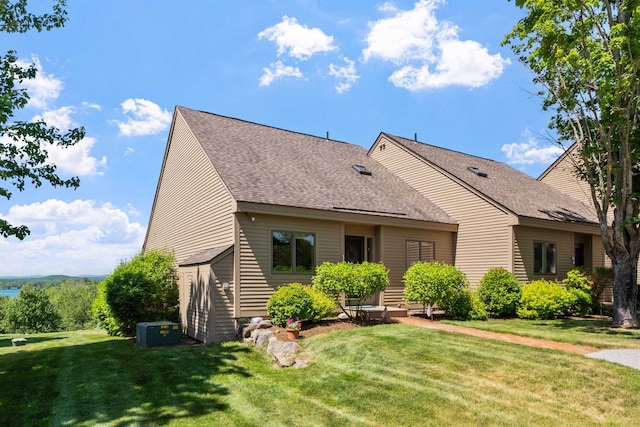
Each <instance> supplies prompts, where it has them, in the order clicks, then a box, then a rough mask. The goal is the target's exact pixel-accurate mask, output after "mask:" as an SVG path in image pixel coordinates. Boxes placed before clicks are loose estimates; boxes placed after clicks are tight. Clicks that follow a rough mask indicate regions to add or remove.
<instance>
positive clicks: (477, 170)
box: [467, 166, 487, 178]
mask: <svg viewBox="0 0 640 427" xmlns="http://www.w3.org/2000/svg"><path fill="white" fill-rule="evenodd" d="M467 169H469V170H470V171H471V172H473V173H475V174H476V175H478V176H481V177H483V178H486V177H487V173H486V172H485V171H483V170H482V169H480V168H477V167H475V166H469V167H468V168H467Z"/></svg>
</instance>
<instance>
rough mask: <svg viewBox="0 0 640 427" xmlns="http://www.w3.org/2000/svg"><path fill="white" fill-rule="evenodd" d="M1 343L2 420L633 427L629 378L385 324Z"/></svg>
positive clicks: (552, 355) (554, 355)
mask: <svg viewBox="0 0 640 427" xmlns="http://www.w3.org/2000/svg"><path fill="white" fill-rule="evenodd" d="M12 337H13V336H7V335H4V336H3V335H0V390H2V391H1V394H0V414H2V415H1V416H0V423H3V424H6V425H12V426H21V425H34V426H35V425H37V426H42V425H54V426H59V425H73V426H94V425H105V426H125V425H127V426H128V425H145V426H146V425H163V426H164V425H168V426H171V425H176V426H190V425H193V426H202V425H211V426H234V425H235V426H292V425H295V426H307V425H308V426H316V425H317V426H332V425H335V426H345V425H347V426H348V425H352V426H360V425H362V426H381V425H384V426H407V425H438V426H442V425H456V426H465V425H505V426H509V425H512V426H522V425H550V426H551V425H554V426H555V425H576V426H580V425H613V426H615V425H621V426H622V425H624V426H628V425H638V424H640V420H639V419H638V414H639V410H638V408H639V407H640V371H636V370H633V369H629V368H625V367H621V366H617V365H614V364H610V363H607V362H604V361H601V360H594V359H588V358H585V357H582V356H577V355H572V354H567V353H562V352H556V351H551V350H544V349H535V348H528V347H523V346H518V345H513V344H509V343H503V342H497V341H492V340H483V339H481V338H475V337H470V336H462V335H455V334H448V333H445V332H440V331H431V330H426V329H420V328H415V327H411V326H408V325H401V324H391V325H378V326H373V327H365V328H357V329H351V330H343V331H336V332H332V333H327V334H321V335H316V336H313V337H310V338H306V339H304V340H301V344H302V345H303V347H304V351H305V352H306V356H307V357H308V358H309V360H310V364H309V366H308V367H307V368H304V369H292V368H289V369H275V368H273V367H271V364H270V360H269V358H268V357H267V356H266V354H265V353H264V351H262V350H258V349H253V348H250V347H247V346H245V345H242V344H239V343H226V344H224V345H206V346H205V345H191V346H179V347H156V348H147V349H140V348H137V347H135V346H134V345H132V343H131V342H129V341H127V340H125V339H121V338H114V337H108V336H107V335H106V334H104V333H103V332H100V331H79V332H65V333H53V334H39V335H32V336H28V339H29V343H28V344H27V345H26V346H23V347H11V343H10V338H12Z"/></svg>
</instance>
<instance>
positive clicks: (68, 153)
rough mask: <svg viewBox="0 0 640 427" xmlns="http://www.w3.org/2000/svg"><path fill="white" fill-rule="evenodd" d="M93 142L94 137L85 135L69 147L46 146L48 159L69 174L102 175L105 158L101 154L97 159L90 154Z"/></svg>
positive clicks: (105, 164) (105, 163) (94, 141)
mask: <svg viewBox="0 0 640 427" xmlns="http://www.w3.org/2000/svg"><path fill="white" fill-rule="evenodd" d="M95 143H96V140H95V138H91V137H85V138H82V139H81V140H80V141H79V142H77V143H76V144H75V145H72V146H70V147H58V146H48V147H46V149H47V152H48V153H49V161H50V162H51V163H53V164H55V165H56V166H57V167H58V168H60V169H61V170H63V171H65V172H67V173H69V174H71V175H79V176H86V175H102V174H103V171H102V169H104V168H106V167H107V158H106V157H105V156H102V158H101V159H100V160H98V159H97V158H95V157H93V156H91V154H90V153H91V149H92V148H93V145H94V144H95Z"/></svg>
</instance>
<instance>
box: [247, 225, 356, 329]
mask: <svg viewBox="0 0 640 427" xmlns="http://www.w3.org/2000/svg"><path fill="white" fill-rule="evenodd" d="M251 218H255V221H252V220H251ZM237 220H238V224H239V229H240V233H239V251H238V256H239V257H240V259H239V264H240V271H239V274H238V276H239V280H240V286H239V289H240V294H239V313H238V314H237V317H251V316H264V315H266V304H267V300H268V299H269V297H270V296H271V294H272V293H273V292H274V291H275V290H276V289H277V288H278V287H279V286H282V285H286V284H288V283H294V282H299V283H303V284H311V277H312V274H296V273H280V274H278V273H276V274H274V273H272V272H271V232H272V231H294V232H308V233H314V234H315V253H316V265H319V264H321V263H322V262H323V261H330V262H339V261H341V260H342V247H343V237H342V224H341V223H339V222H335V221H318V220H305V219H299V218H291V217H279V216H272V215H264V214H244V213H240V214H238V215H237Z"/></svg>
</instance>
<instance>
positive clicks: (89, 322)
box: [47, 281, 98, 331]
mask: <svg viewBox="0 0 640 427" xmlns="http://www.w3.org/2000/svg"><path fill="white" fill-rule="evenodd" d="M47 291H48V293H49V296H50V297H51V302H52V303H53V305H54V306H55V308H56V310H57V312H58V313H59V314H60V317H61V320H62V324H61V326H62V330H65V331H74V330H79V329H88V328H92V327H95V326H96V318H95V317H94V316H93V314H92V312H91V306H92V303H93V301H94V300H95V298H96V295H97V293H98V283H97V282H90V281H87V282H73V281H63V282H62V283H60V285H58V286H55V287H51V288H48V289H47Z"/></svg>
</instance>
